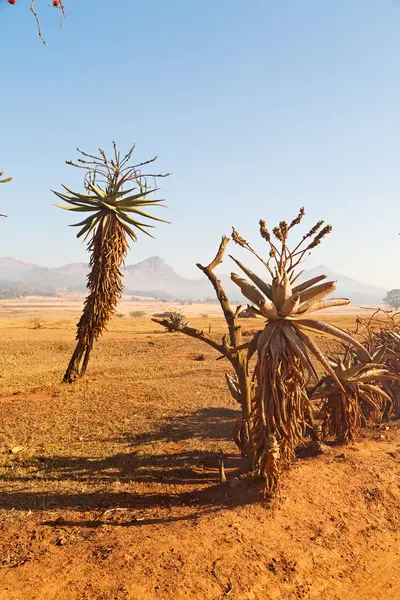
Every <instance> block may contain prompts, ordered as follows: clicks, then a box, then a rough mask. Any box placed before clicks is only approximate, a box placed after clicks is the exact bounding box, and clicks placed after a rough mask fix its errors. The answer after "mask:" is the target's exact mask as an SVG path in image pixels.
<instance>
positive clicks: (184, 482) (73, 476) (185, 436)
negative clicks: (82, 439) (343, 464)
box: [0, 408, 262, 527]
mask: <svg viewBox="0 0 400 600" xmlns="http://www.w3.org/2000/svg"><path fill="white" fill-rule="evenodd" d="M238 415H239V412H238V411H237V410H233V409H226V408H203V409H200V410H198V411H195V412H193V413H191V414H182V415H179V416H173V417H170V418H168V419H166V420H165V421H164V422H163V423H161V426H160V427H159V428H156V429H155V430H154V431H150V432H145V433H139V434H125V435H122V436H120V437H119V438H113V439H109V440H105V442H106V443H110V442H111V443H112V444H113V446H115V444H116V443H121V444H123V445H124V447H125V448H126V446H127V445H128V446H130V447H131V448H132V449H131V450H128V451H124V452H119V453H116V454H112V455H111V454H110V455H106V456H101V457H95V456H50V457H48V456H36V457H33V458H31V459H26V460H24V461H23V463H22V464H21V466H22V467H23V468H22V469H19V470H18V473H15V475H14V474H13V475H12V476H11V477H10V476H7V477H5V476H3V475H1V476H0V480H1V479H3V481H4V480H7V481H10V480H11V481H12V482H13V487H14V488H15V485H14V484H15V483H16V482H21V483H22V485H23V489H22V490H21V491H19V490H18V491H15V490H12V491H10V492H4V493H3V494H1V495H0V509H6V510H10V509H15V510H19V511H38V512H39V511H49V510H50V511H54V510H58V509H63V510H67V511H78V512H86V511H104V510H107V511H112V510H126V511H129V513H130V514H131V511H132V512H133V513H135V512H136V513H137V511H145V512H146V513H148V512H149V511H150V513H151V512H154V513H156V516H154V515H153V516H151V515H149V516H144V517H143V518H141V519H138V518H137V516H135V515H133V516H132V515H131V517H130V518H129V519H128V520H126V521H124V523H120V522H118V524H119V525H124V526H127V525H128V524H129V525H134V526H143V525H146V524H147V525H148V524H151V523H154V522H158V523H167V522H173V521H176V520H187V519H194V518H197V517H198V515H199V512H201V513H202V514H203V513H206V512H213V511H215V510H218V509H222V508H232V507H234V506H238V505H242V504H246V503H248V502H254V501H259V500H260V499H261V495H260V489H261V487H262V484H260V482H254V481H252V480H251V479H248V478H243V479H241V478H240V470H241V467H242V466H243V463H242V459H241V456H240V453H239V451H237V452H236V453H233V454H232V455H228V456H226V457H224V465H225V468H226V472H227V475H228V479H229V478H230V479H231V480H233V479H234V486H232V485H231V484H230V483H229V481H228V483H220V477H219V459H220V457H221V454H220V453H219V450H218V446H219V444H221V445H223V444H224V443H229V442H230V441H231V439H232V430H233V425H234V422H235V420H236V418H237V417H238ZM160 444H161V448H163V446H164V447H165V449H166V451H165V452H160V451H159V448H160ZM210 446H211V448H210ZM229 447H230V449H231V450H232V446H231V444H229ZM38 471H40V482H39V488H40V483H41V482H43V486H42V487H43V490H40V489H39V491H36V490H37V488H38V479H37V472H38ZM57 483H59V484H60V485H59V486H58V485H57ZM91 484H92V485H93V488H96V489H95V490H94V491H91V490H90V487H91ZM121 484H122V486H123V485H124V484H127V485H128V486H129V487H131V489H134V490H135V491H115V485H117V487H119V486H120V485H121ZM131 484H132V486H131ZM68 487H70V489H71V491H70V492H68ZM79 487H81V491H79V492H75V490H76V489H77V488H78V489H79ZM30 488H31V489H30ZM57 488H63V489H66V490H67V491H66V492H60V493H58V492H55V491H54V490H57ZM138 489H140V492H138V491H137V490H138ZM141 490H143V492H142V491H141ZM178 507H179V509H180V510H179V514H178V515H172V514H170V511H171V508H175V509H177V508H178ZM166 513H168V514H166ZM72 523H73V524H74V525H79V526H87V527H95V526H97V525H98V524H102V523H101V522H100V523H97V525H96V523H95V522H94V520H92V519H89V520H87V522H86V525H85V521H82V520H80V519H78V520H77V521H76V522H75V521H71V522H70V524H72ZM48 524H51V522H48ZM116 524H117V523H116Z"/></svg>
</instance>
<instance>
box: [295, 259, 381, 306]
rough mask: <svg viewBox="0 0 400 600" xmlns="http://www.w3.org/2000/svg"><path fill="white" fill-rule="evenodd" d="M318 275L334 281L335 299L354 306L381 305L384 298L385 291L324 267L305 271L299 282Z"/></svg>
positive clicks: (320, 266)
mask: <svg viewBox="0 0 400 600" xmlns="http://www.w3.org/2000/svg"><path fill="white" fill-rule="evenodd" d="M318 275H326V276H327V281H336V282H337V283H336V292H335V293H334V296H335V297H337V298H349V299H350V300H351V301H352V302H354V304H362V303H363V302H364V303H366V304H377V303H378V304H379V303H380V304H382V299H383V298H384V297H385V296H386V292H387V290H385V289H384V288H381V287H377V286H375V285H371V284H369V283H361V282H360V281H357V280H356V279H352V278H351V277H347V276H346V275H340V274H339V273H334V272H333V271H331V270H330V269H329V267H326V266H325V265H319V266H318V267H315V268H313V269H310V270H309V271H306V272H305V273H304V274H303V276H302V277H301V278H300V281H305V280H306V279H311V278H312V277H317V276H318Z"/></svg>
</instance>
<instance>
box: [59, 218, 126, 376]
mask: <svg viewBox="0 0 400 600" xmlns="http://www.w3.org/2000/svg"><path fill="white" fill-rule="evenodd" d="M127 250H128V243H127V241H126V234H125V231H124V229H123V227H122V226H121V224H120V222H119V221H118V220H117V219H116V218H115V217H113V216H109V218H108V219H107V220H106V221H105V222H104V221H102V222H101V224H100V225H99V227H98V229H97V231H96V233H95V234H94V236H93V238H92V240H91V241H90V243H89V251H90V253H91V255H90V264H89V267H90V273H89V275H88V284H87V287H88V289H89V294H88V296H87V298H86V300H85V304H84V307H83V313H82V316H81V318H80V320H79V323H78V326H77V334H76V339H77V344H76V348H75V350H74V353H73V355H72V358H71V360H70V363H69V365H68V368H67V370H66V372H65V375H64V379H63V381H64V383H73V382H74V381H76V380H77V379H79V378H80V377H83V375H84V374H85V372H86V369H87V365H88V362H89V358H90V353H91V351H92V348H93V344H94V342H95V341H96V340H97V339H98V338H99V336H100V335H101V334H102V333H103V331H104V329H105V327H106V325H107V323H108V321H109V320H110V319H111V317H113V316H114V314H115V312H116V308H117V304H118V301H119V299H120V297H121V294H122V290H123V283H122V274H121V271H120V268H121V265H122V263H123V261H124V259H125V256H126V253H127Z"/></svg>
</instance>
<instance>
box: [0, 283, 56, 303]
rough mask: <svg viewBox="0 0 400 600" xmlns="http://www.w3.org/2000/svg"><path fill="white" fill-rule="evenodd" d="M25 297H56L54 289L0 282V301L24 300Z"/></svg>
mask: <svg viewBox="0 0 400 600" xmlns="http://www.w3.org/2000/svg"><path fill="white" fill-rule="evenodd" d="M25 296H47V297H54V296H56V289H55V288H53V287H48V286H37V285H31V284H29V283H23V282H12V283H10V282H5V281H2V282H1V281H0V299H2V300H5V299H7V298H24V297H25Z"/></svg>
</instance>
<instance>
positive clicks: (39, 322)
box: [30, 317, 44, 329]
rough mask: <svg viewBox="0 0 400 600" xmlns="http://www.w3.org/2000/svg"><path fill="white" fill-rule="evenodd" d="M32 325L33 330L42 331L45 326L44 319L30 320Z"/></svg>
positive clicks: (34, 318) (35, 318)
mask: <svg viewBox="0 0 400 600" xmlns="http://www.w3.org/2000/svg"><path fill="white" fill-rule="evenodd" d="M30 325H31V327H32V329H42V327H43V326H44V319H43V317H33V319H31V320H30Z"/></svg>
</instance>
